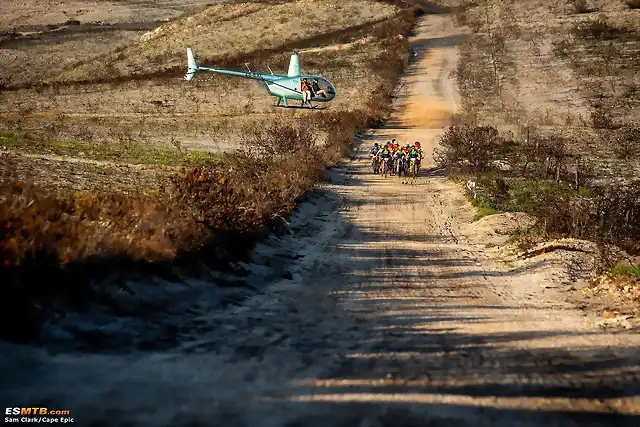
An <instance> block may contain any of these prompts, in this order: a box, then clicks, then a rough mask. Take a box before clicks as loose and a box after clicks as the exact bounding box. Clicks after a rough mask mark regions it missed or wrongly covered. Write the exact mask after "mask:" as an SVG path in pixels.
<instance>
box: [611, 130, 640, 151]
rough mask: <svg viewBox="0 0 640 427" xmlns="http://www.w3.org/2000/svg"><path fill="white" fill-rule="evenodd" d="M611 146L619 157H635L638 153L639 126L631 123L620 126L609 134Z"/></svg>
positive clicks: (639, 146) (639, 145)
mask: <svg viewBox="0 0 640 427" xmlns="http://www.w3.org/2000/svg"><path fill="white" fill-rule="evenodd" d="M609 142H611V143H612V144H611V145H612V148H613V150H614V152H615V153H616V155H617V156H618V157H619V158H621V159H630V158H635V157H637V156H638V155H640V128H638V127H634V126H631V125H625V126H622V127H621V128H620V129H617V130H616V131H615V132H613V133H612V135H611V136H610V141H609Z"/></svg>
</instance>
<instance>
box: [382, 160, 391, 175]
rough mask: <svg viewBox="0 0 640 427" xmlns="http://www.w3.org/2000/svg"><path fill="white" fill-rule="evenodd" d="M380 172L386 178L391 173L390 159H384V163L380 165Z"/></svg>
mask: <svg viewBox="0 0 640 427" xmlns="http://www.w3.org/2000/svg"><path fill="white" fill-rule="evenodd" d="M380 173H381V174H382V175H383V176H384V177H385V178H386V177H387V175H388V174H389V159H384V158H383V159H382V165H381V167H380Z"/></svg>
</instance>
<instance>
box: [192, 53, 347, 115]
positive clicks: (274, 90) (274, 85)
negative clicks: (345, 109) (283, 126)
mask: <svg viewBox="0 0 640 427" xmlns="http://www.w3.org/2000/svg"><path fill="white" fill-rule="evenodd" d="M187 67H188V69H187V74H186V75H185V76H184V79H185V80H186V81H190V80H191V79H193V78H194V77H195V75H196V72H198V71H210V72H212V73H218V74H226V75H228V76H235V77H242V78H245V79H252V80H258V81H261V82H262V83H263V84H264V87H265V88H266V89H267V92H269V94H270V95H272V96H275V97H276V107H279V106H280V102H282V101H284V107H285V108H289V103H288V102H287V101H288V100H291V99H293V100H298V101H301V105H302V106H304V105H305V101H306V105H307V107H309V108H316V107H314V106H313V104H312V103H311V101H312V100H313V101H316V102H329V101H331V100H332V99H333V98H335V97H336V89H335V87H334V86H333V84H331V82H330V81H329V80H327V79H325V78H324V77H321V76H313V75H306V74H301V73H300V56H299V54H298V52H297V51H295V52H294V53H293V54H292V55H291V60H290V61H289V70H288V73H287V75H286V76H283V75H279V74H273V71H272V70H271V68H269V71H271V74H267V73H257V72H254V71H251V70H248V71H239V70H227V69H224V68H209V67H200V66H198V65H197V64H196V58H195V56H194V55H193V51H192V50H191V48H189V47H188V48H187ZM248 68H249V67H248V66H247V69H248ZM303 80H306V82H307V85H308V86H310V95H311V96H310V97H307V99H306V100H305V97H304V94H303V92H302V82H303Z"/></svg>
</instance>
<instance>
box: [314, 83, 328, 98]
mask: <svg viewBox="0 0 640 427" xmlns="http://www.w3.org/2000/svg"><path fill="white" fill-rule="evenodd" d="M311 88H312V89H313V92H315V95H316V96H317V95H318V94H322V97H323V98H326V97H327V91H326V90H324V89H321V88H320V85H319V84H318V80H316V79H313V80H312V81H311Z"/></svg>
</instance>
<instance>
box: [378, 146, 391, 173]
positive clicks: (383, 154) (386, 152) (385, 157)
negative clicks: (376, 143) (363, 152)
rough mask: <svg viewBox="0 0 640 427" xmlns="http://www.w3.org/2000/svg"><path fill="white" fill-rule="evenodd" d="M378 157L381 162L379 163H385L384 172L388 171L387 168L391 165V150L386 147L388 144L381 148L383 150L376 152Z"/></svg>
mask: <svg viewBox="0 0 640 427" xmlns="http://www.w3.org/2000/svg"><path fill="white" fill-rule="evenodd" d="M378 155H379V159H380V162H381V163H382V162H385V163H386V165H385V166H386V169H385V171H388V170H389V166H390V164H391V150H390V149H389V145H388V144H387V145H385V146H384V147H383V148H382V149H381V150H380V151H379V152H378Z"/></svg>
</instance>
